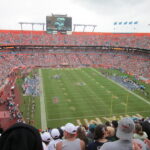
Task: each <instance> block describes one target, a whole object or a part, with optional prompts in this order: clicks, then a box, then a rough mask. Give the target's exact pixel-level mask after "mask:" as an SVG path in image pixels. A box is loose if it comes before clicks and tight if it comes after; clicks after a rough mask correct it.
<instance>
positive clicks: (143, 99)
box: [92, 68, 150, 105]
mask: <svg viewBox="0 0 150 150" xmlns="http://www.w3.org/2000/svg"><path fill="white" fill-rule="evenodd" d="M92 69H93V70H94V71H95V72H97V73H99V74H100V75H101V76H103V77H105V76H104V75H102V74H101V72H98V71H97V70H95V69H94V68H92ZM105 78H106V77H105ZM107 79H108V80H109V81H111V82H113V83H114V84H116V85H118V86H120V87H121V88H123V89H124V90H126V91H128V92H129V93H131V94H133V95H134V96H136V97H137V98H139V99H140V100H142V101H143V102H145V103H147V104H149V105H150V102H149V101H147V100H146V99H145V98H143V97H141V96H139V95H137V94H135V93H134V92H132V91H130V90H128V89H127V88H125V87H124V86H122V85H120V84H119V83H117V82H115V81H113V80H111V79H109V78H107Z"/></svg>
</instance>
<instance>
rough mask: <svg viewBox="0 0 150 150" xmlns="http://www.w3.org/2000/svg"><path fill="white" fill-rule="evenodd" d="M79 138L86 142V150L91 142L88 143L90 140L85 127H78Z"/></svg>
mask: <svg viewBox="0 0 150 150" xmlns="http://www.w3.org/2000/svg"><path fill="white" fill-rule="evenodd" d="M77 138H79V139H80V140H82V141H84V143H85V149H87V147H88V143H89V141H88V138H87V136H86V131H85V128H84V127H78V129H77Z"/></svg>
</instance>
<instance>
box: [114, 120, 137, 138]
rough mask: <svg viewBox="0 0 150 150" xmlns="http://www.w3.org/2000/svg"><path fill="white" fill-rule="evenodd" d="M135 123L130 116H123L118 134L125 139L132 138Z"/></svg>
mask: <svg viewBox="0 0 150 150" xmlns="http://www.w3.org/2000/svg"><path fill="white" fill-rule="evenodd" d="M134 129H135V124H134V122H133V120H132V119H130V118H123V119H122V120H120V121H119V123H118V128H117V133H116V136H117V137H118V138H120V139H123V140H131V139H132V137H133V131H134Z"/></svg>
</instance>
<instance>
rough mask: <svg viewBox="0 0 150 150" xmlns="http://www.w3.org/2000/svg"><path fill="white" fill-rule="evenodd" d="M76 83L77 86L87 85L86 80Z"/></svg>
mask: <svg viewBox="0 0 150 150" xmlns="http://www.w3.org/2000/svg"><path fill="white" fill-rule="evenodd" d="M75 84H76V85H77V86H85V85H86V83H85V82H76V83H75Z"/></svg>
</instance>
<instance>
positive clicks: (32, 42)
mask: <svg viewBox="0 0 150 150" xmlns="http://www.w3.org/2000/svg"><path fill="white" fill-rule="evenodd" d="M24 24H28V23H26V22H20V25H21V30H0V127H1V128H2V129H4V130H6V129H8V128H9V127H10V126H11V125H14V124H15V123H20V122H23V123H25V124H28V125H31V126H34V127H36V128H37V129H40V130H51V129H52V128H58V127H62V128H64V125H65V124H67V123H69V122H71V123H73V124H74V125H76V126H84V127H85V128H86V129H87V130H88V127H89V126H90V125H95V126H96V125H98V124H105V123H107V124H109V125H110V124H111V122H112V121H113V120H120V119H122V118H124V117H129V118H132V120H134V121H141V120H142V121H144V119H145V118H149V117H150V33H113V32H107V33H105V32H84V31H83V32H75V31H73V30H72V28H73V27H72V17H68V16H67V15H61V14H60V15H58V14H57V15H52V16H47V17H46V31H44V30H41V31H36V30H24V29H23V28H22V26H23V25H24ZM30 24H31V25H34V24H33V23H30ZM35 24H36V23H35ZM41 25H42V26H45V24H41ZM75 26H80V25H79V24H76V25H75ZM81 26H83V28H84V27H86V26H88V25H81ZM90 26H92V27H93V30H94V28H95V25H90ZM148 136H150V135H148ZM49 150H50V149H49Z"/></svg>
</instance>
